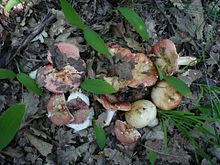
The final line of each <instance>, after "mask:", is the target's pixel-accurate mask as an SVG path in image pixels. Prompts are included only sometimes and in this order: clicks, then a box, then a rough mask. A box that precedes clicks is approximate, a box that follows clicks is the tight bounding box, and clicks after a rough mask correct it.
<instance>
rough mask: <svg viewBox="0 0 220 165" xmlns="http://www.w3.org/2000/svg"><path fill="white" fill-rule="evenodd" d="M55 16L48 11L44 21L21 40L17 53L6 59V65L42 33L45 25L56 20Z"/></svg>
mask: <svg viewBox="0 0 220 165" xmlns="http://www.w3.org/2000/svg"><path fill="white" fill-rule="evenodd" d="M54 18H55V15H52V14H51V13H48V14H47V15H46V17H45V18H44V19H43V21H42V22H41V23H39V24H38V25H37V26H36V27H35V28H34V29H33V31H32V32H31V33H30V34H29V35H27V36H26V37H25V38H24V39H23V40H22V41H21V42H20V46H19V47H18V48H17V50H16V51H15V53H14V54H13V55H12V56H11V57H10V58H9V60H8V61H6V64H5V65H8V64H9V63H10V62H11V61H12V60H13V59H14V58H15V57H16V55H17V54H18V53H20V51H21V50H22V49H23V48H24V47H26V46H27V45H28V44H29V43H30V41H31V40H33V39H34V38H35V37H36V36H37V35H38V34H40V33H41V32H42V31H43V29H44V27H45V26H47V25H48V24H49V23H50V22H51V21H53V20H54Z"/></svg>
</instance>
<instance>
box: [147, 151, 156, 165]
mask: <svg viewBox="0 0 220 165" xmlns="http://www.w3.org/2000/svg"><path fill="white" fill-rule="evenodd" d="M157 156H158V155H157V153H156V152H153V151H150V152H148V153H147V158H148V159H149V162H150V164H151V165H154V164H155V161H156V159H157Z"/></svg>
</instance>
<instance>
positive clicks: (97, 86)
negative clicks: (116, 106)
mask: <svg viewBox="0 0 220 165" xmlns="http://www.w3.org/2000/svg"><path fill="white" fill-rule="evenodd" d="M81 88H83V89H85V90H86V91H88V92H91V93H95V94H110V93H115V92H117V90H116V89H115V88H114V87H113V86H111V85H110V84H109V83H107V82H106V81H104V80H99V79H87V80H85V81H84V82H83V83H82V84H81Z"/></svg>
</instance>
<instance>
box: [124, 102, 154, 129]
mask: <svg viewBox="0 0 220 165" xmlns="http://www.w3.org/2000/svg"><path fill="white" fill-rule="evenodd" d="M156 115H157V110H156V106H155V105H154V104H153V103H152V102H151V101H149V100H138V101H135V102H134V103H132V105H131V110H130V111H128V112H125V119H126V121H127V123H128V124H130V125H131V126H133V127H135V128H143V127H145V126H155V125H156V124H157V119H156Z"/></svg>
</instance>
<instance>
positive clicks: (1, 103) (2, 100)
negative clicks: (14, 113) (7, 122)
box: [0, 95, 6, 112]
mask: <svg viewBox="0 0 220 165" xmlns="http://www.w3.org/2000/svg"><path fill="white" fill-rule="evenodd" d="M5 104H6V98H5V96H4V95H1V96H0V112H1V111H2V110H3V108H4V107H5Z"/></svg>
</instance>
